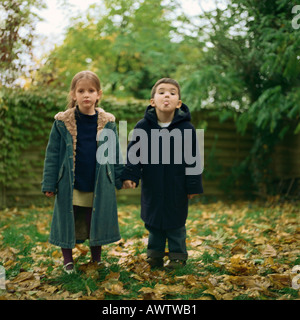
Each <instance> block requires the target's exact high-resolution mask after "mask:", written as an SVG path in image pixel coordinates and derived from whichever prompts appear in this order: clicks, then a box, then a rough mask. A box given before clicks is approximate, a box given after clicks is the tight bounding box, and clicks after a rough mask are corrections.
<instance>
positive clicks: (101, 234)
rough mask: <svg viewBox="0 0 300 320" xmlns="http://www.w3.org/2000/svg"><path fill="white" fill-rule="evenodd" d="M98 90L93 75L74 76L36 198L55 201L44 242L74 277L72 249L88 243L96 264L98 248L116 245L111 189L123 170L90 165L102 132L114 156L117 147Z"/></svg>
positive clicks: (57, 118)
mask: <svg viewBox="0 0 300 320" xmlns="http://www.w3.org/2000/svg"><path fill="white" fill-rule="evenodd" d="M101 96H102V90H101V85H100V80H99V78H98V77H97V75H96V74H95V73H93V72H90V71H82V72H79V73H78V74H76V75H75V76H74V78H73V80H72V83H71V87H70V92H69V104H68V108H67V110H66V111H65V112H59V113H58V114H57V115H56V116H55V117H54V118H55V121H54V124H53V126H52V129H51V133H50V137H49V142H48V146H47V149H46V157H45V164H44V174H43V181H42V192H44V193H45V195H46V196H47V197H53V196H54V195H55V196H56V197H55V203H54V213H53V219H52V224H51V231H50V238H49V242H50V243H52V244H54V245H57V246H60V247H61V248H62V254H63V257H64V270H65V271H66V272H67V273H72V272H73V271H74V263H73V257H72V248H74V246H75V243H81V242H83V241H85V240H86V239H88V238H89V243H90V249H91V256H92V260H93V261H96V262H98V263H100V260H101V246H102V245H104V244H108V243H112V242H115V241H118V240H120V233H119V225H118V215H117V203H116V195H115V187H116V188H117V189H121V188H122V182H121V180H120V177H121V174H122V170H123V165H121V164H119V159H118V158H117V159H116V160H117V161H116V164H114V165H113V164H109V163H106V164H101V165H100V164H99V163H98V162H97V161H96V151H97V147H99V146H100V145H101V143H103V142H101V138H100V139H98V140H99V142H98V145H97V140H96V136H97V137H99V135H100V133H101V132H102V130H103V129H104V128H106V129H111V130H113V131H114V133H115V136H116V142H117V143H116V148H117V150H116V155H117V156H118V155H119V150H118V149H119V143H118V137H117V132H116V124H115V117H114V116H113V115H112V114H110V113H107V112H105V111H104V110H103V109H101V108H98V107H97V106H98V102H99V100H100V99H101Z"/></svg>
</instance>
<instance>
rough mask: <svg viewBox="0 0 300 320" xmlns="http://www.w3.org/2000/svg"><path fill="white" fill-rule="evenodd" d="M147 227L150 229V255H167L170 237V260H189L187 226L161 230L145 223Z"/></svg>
mask: <svg viewBox="0 0 300 320" xmlns="http://www.w3.org/2000/svg"><path fill="white" fill-rule="evenodd" d="M145 227H146V229H147V230H148V231H149V239H148V249H147V256H148V257H151V258H163V257H164V256H165V247H166V240H167V239H168V248H169V258H170V260H187V258H188V253H187V250H186V243H185V240H186V229H185V226H183V227H181V228H178V229H168V230H160V229H156V228H153V227H150V226H148V225H145Z"/></svg>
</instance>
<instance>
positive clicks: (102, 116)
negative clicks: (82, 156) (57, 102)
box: [54, 108, 116, 172]
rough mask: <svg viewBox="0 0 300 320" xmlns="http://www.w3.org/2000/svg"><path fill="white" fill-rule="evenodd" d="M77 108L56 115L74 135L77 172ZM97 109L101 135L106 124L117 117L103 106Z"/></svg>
mask: <svg viewBox="0 0 300 320" xmlns="http://www.w3.org/2000/svg"><path fill="white" fill-rule="evenodd" d="M75 110H76V109H75V108H72V109H68V110H66V111H63V112H59V113H57V114H56V115H55V116H54V119H55V120H60V121H63V122H64V124H65V126H66V128H67V130H68V131H69V132H70V134H71V136H72V139H73V161H74V172H75V157H76V144H77V125H76V118H75ZM96 111H97V112H98V120H97V123H98V125H97V137H99V136H100V133H101V131H102V130H103V129H104V127H105V125H106V124H107V123H108V122H115V120H116V118H115V116H114V115H113V114H111V113H109V112H105V111H104V110H103V109H102V108H96ZM95 139H96V137H95Z"/></svg>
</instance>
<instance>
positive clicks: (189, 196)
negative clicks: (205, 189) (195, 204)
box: [188, 194, 198, 199]
mask: <svg viewBox="0 0 300 320" xmlns="http://www.w3.org/2000/svg"><path fill="white" fill-rule="evenodd" d="M196 196H198V194H188V199H193V198H195V197H196Z"/></svg>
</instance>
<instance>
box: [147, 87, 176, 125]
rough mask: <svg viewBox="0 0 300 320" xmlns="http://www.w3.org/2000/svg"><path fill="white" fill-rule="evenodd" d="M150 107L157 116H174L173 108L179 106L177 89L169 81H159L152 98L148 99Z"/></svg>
mask: <svg viewBox="0 0 300 320" xmlns="http://www.w3.org/2000/svg"><path fill="white" fill-rule="evenodd" d="M150 104H151V106H152V107H154V108H155V109H156V113H157V117H158V119H159V118H160V115H164V116H167V115H168V116H174V113H175V110H176V109H179V108H180V107H181V104H182V102H181V100H179V93H178V89H177V87H176V86H175V85H173V84H170V83H161V84H160V85H159V86H158V87H157V88H156V92H155V95H154V98H153V99H151V100H150Z"/></svg>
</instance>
